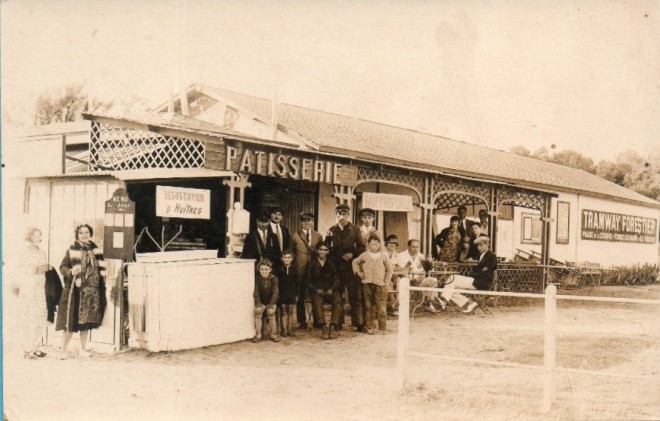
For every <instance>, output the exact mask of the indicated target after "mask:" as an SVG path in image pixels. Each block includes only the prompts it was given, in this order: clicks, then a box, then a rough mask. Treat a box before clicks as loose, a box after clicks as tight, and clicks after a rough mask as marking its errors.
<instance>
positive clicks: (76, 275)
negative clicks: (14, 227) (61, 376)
mask: <svg viewBox="0 0 660 421" xmlns="http://www.w3.org/2000/svg"><path fill="white" fill-rule="evenodd" d="M93 235H94V229H93V228H92V227H91V226H89V225H87V224H84V225H79V226H77V227H76V229H75V241H74V242H73V244H71V246H70V247H69V248H68V249H67V251H66V253H65V255H64V258H63V259H62V262H61V264H60V268H59V269H60V273H61V274H62V276H63V277H64V282H63V284H64V285H60V288H59V289H58V295H59V300H57V304H58V305H57V307H56V308H57V313H56V318H55V317H54V315H53V314H49V308H48V305H49V304H52V303H50V302H49V301H51V300H52V293H51V292H52V291H51V290H52V289H57V288H53V285H52V283H49V282H47V274H55V273H56V272H55V271H54V269H53V267H52V266H51V265H50V264H49V263H48V260H47V258H46V254H45V252H44V251H43V250H42V249H41V248H40V246H39V245H40V243H41V237H42V233H41V230H40V229H39V228H36V227H30V228H28V230H27V231H26V235H25V238H24V239H25V241H26V245H25V247H24V249H23V250H22V253H21V255H20V257H19V258H18V261H17V263H18V266H19V268H20V269H19V270H18V271H16V272H15V273H14V276H15V278H14V281H13V282H12V289H13V291H14V292H15V293H16V295H17V296H18V298H19V302H20V306H21V309H22V318H21V322H22V324H23V331H24V341H23V357H24V358H26V359H31V360H33V359H37V358H43V357H45V356H46V353H45V352H43V351H42V350H41V349H39V345H40V338H41V335H42V334H43V329H44V328H45V327H46V326H47V325H48V323H49V322H51V323H52V322H55V329H56V330H62V331H64V332H63V339H62V349H61V352H60V355H59V357H60V359H66V358H68V357H69V356H70V354H69V352H68V346H69V342H70V341H71V338H72V336H73V333H74V332H80V348H81V349H80V351H79V355H82V356H88V355H89V351H88V350H87V339H88V332H89V330H91V329H95V328H97V327H99V326H100V325H101V323H102V322H103V314H104V312H105V306H106V295H105V279H104V278H105V262H104V260H103V253H102V251H101V250H100V249H99V248H98V246H97V245H96V244H95V243H94V242H93V241H92V237H93ZM55 279H56V281H55V282H56V283H59V282H61V281H60V280H59V277H58V276H56V275H55ZM48 281H52V279H48ZM54 287H57V285H54ZM62 287H63V288H62ZM53 307H54V306H53ZM51 313H52V311H51Z"/></svg>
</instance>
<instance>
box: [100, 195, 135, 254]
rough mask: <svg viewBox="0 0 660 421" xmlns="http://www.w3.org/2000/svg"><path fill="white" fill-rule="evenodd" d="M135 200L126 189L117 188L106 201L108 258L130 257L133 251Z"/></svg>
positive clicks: (106, 245) (104, 236) (105, 252)
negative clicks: (129, 196)
mask: <svg viewBox="0 0 660 421" xmlns="http://www.w3.org/2000/svg"><path fill="white" fill-rule="evenodd" d="M134 225H135V202H133V201H132V200H130V199H129V198H128V193H127V192H126V189H122V188H119V189H117V190H115V192H114V193H113V195H112V197H111V198H110V200H107V201H106V202H105V223H104V226H105V229H104V235H103V255H104V256H105V258H106V259H128V258H130V257H131V255H132V253H133V239H134V236H135V227H134Z"/></svg>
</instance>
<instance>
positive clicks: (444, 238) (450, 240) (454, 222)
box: [435, 215, 463, 263]
mask: <svg viewBox="0 0 660 421" xmlns="http://www.w3.org/2000/svg"><path fill="white" fill-rule="evenodd" d="M459 221H460V220H459V218H458V216H456V215H454V216H452V217H451V219H450V220H449V226H448V227H447V228H445V229H443V230H442V231H440V234H438V236H437V237H436V240H435V243H436V245H437V246H438V247H439V248H440V250H439V251H438V256H437V259H438V260H440V261H441V262H447V263H453V262H456V261H458V257H459V249H460V246H461V241H462V239H463V238H462V236H461V233H460V230H459V229H458V224H459Z"/></svg>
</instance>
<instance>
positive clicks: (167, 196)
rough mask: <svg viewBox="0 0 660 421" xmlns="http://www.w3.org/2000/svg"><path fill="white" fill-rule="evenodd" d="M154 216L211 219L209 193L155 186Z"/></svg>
mask: <svg viewBox="0 0 660 421" xmlns="http://www.w3.org/2000/svg"><path fill="white" fill-rule="evenodd" d="M156 216H160V217H163V218H184V219H209V218H210V217H211V191H210V190H205V189H188V188H183V187H170V186H156Z"/></svg>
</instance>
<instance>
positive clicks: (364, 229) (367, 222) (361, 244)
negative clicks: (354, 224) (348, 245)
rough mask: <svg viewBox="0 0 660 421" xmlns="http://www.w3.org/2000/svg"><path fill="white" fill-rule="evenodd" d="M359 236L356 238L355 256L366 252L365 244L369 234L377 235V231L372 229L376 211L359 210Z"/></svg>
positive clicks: (374, 228)
mask: <svg viewBox="0 0 660 421" xmlns="http://www.w3.org/2000/svg"><path fill="white" fill-rule="evenodd" d="M359 215H360V222H361V224H360V226H359V228H360V235H359V236H358V245H357V253H356V256H359V255H360V254H362V253H364V252H365V251H367V242H368V240H369V236H370V235H371V234H378V230H376V227H374V219H376V211H374V210H373V209H369V208H364V209H361V210H360V213H359Z"/></svg>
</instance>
